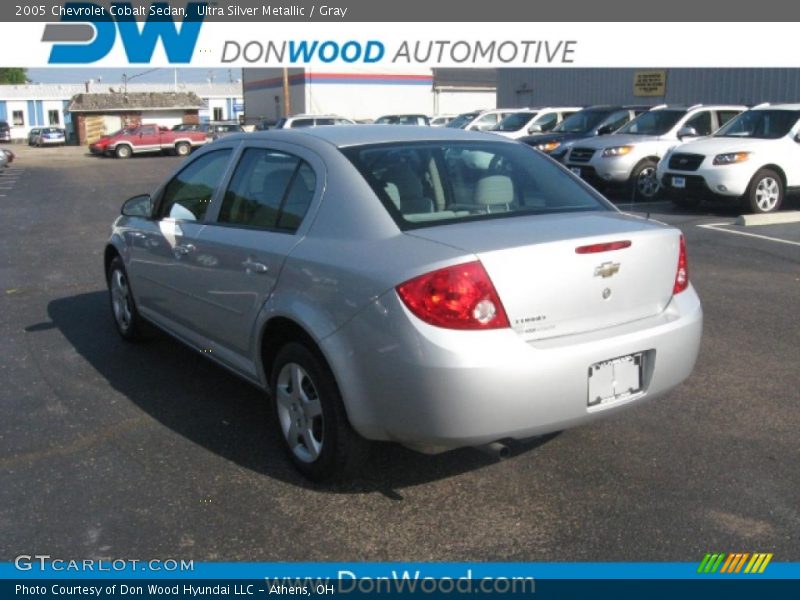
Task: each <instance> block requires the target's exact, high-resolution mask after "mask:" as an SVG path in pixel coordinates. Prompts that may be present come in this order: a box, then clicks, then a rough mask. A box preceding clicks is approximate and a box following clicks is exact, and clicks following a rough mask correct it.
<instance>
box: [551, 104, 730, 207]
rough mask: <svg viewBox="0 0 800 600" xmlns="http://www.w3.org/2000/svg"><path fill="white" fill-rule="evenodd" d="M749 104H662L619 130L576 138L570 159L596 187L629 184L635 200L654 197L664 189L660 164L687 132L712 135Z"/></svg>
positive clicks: (570, 164)
mask: <svg viewBox="0 0 800 600" xmlns="http://www.w3.org/2000/svg"><path fill="white" fill-rule="evenodd" d="M744 110H746V107H744V106H732V105H713V106H703V105H702V104H696V105H694V106H690V107H688V108H687V107H678V106H667V105H662V106H656V107H655V108H653V109H652V110H650V111H648V112H646V113H642V114H641V115H639V116H638V117H636V118H635V119H634V120H633V121H631V122H630V123H628V124H627V125H625V126H624V127H622V129H620V130H619V131H617V133H615V134H613V135H604V136H598V137H596V138H589V139H586V140H583V141H580V142H575V145H574V146H573V147H572V149H571V150H570V152H569V154H568V155H567V158H566V161H565V162H566V165H567V167H569V168H570V170H571V171H572V172H573V173H575V174H576V175H579V176H580V177H582V178H584V179H585V180H587V181H588V182H589V183H591V184H592V185H594V186H595V187H603V186H608V185H624V186H627V189H628V192H629V194H630V196H631V197H632V198H633V199H634V200H651V199H653V198H655V196H656V194H658V191H659V180H658V179H657V177H656V165H657V164H658V161H659V160H660V159H661V157H662V156H664V154H666V153H667V151H668V150H670V149H671V148H672V147H674V146H677V145H678V144H679V143H681V141H683V140H684V139H685V138H689V137H701V136H707V135H711V134H712V133H713V132H714V131H716V130H717V129H718V128H719V127H721V126H722V125H724V124H725V123H727V122H728V121H729V120H731V119H732V118H733V117H735V116H736V115H738V114H739V113H741V112H742V111H744Z"/></svg>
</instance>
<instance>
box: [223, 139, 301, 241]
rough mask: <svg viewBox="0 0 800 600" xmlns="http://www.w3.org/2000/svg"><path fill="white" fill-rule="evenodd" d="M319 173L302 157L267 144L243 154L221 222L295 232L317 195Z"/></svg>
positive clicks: (231, 184) (228, 191)
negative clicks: (268, 146)
mask: <svg viewBox="0 0 800 600" xmlns="http://www.w3.org/2000/svg"><path fill="white" fill-rule="evenodd" d="M315 187H316V176H315V175H314V171H313V169H311V167H310V166H309V165H308V164H307V163H306V162H305V161H303V160H301V159H300V158H298V157H296V156H293V155H291V154H287V153H285V152H279V151H276V150H270V149H267V148H248V149H247V150H245V151H244V153H243V154H242V157H241V159H240V160H239V164H238V165H237V166H236V171H235V172H234V174H233V177H232V178H231V182H230V185H229V186H228V189H227V191H226V192H225V197H224V199H223V201H222V207H221V209H220V214H219V217H218V218H217V221H218V222H219V223H226V224H230V225H237V226H241V227H252V228H256V229H265V230H273V231H287V232H294V231H296V230H297V228H298V227H299V226H300V223H301V222H302V220H303V217H304V216H305V214H306V211H307V210H308V207H309V205H310V204H311V200H312V198H313V197H314V189H315Z"/></svg>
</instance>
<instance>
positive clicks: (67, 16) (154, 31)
mask: <svg viewBox="0 0 800 600" xmlns="http://www.w3.org/2000/svg"><path fill="white" fill-rule="evenodd" d="M206 6H207V3H206V2H190V3H188V4H187V5H186V9H185V10H184V9H171V8H170V6H169V4H168V3H166V2H154V3H153V4H152V5H150V7H149V9H144V10H146V11H147V12H146V13H145V14H146V15H147V21H145V22H144V24H143V25H142V26H141V28H140V27H139V24H138V23H137V22H136V15H139V14H141V11H142V10H143V9H142V8H141V7H136V8H134V7H133V6H131V4H130V3H129V2H112V3H111V5H110V6H109V7H102V6H100V5H98V4H94V3H92V2H67V3H66V4H64V10H63V11H62V16H61V23H50V24H48V25H46V26H45V29H44V35H43V36H42V41H43V42H56V43H54V44H53V47H52V49H51V50H50V59H49V62H50V64H75V63H92V62H95V61H98V60H100V59H101V58H103V57H104V56H106V55H107V54H108V53H109V52H111V49H112V48H113V47H114V43H115V42H116V39H117V32H119V37H120V38H121V40H122V46H123V48H124V49H125V54H126V55H127V57H128V61H129V62H131V63H149V62H150V61H151V60H152V58H153V52H154V51H155V48H156V44H157V43H158V40H159V39H160V40H161V43H162V44H163V46H164V52H165V53H166V55H167V60H169V62H170V63H188V62H190V61H191V60H192V55H193V54H194V48H195V45H196V44H197V37H198V35H199V34H200V26H201V25H202V21H203V7H206ZM176 11H179V13H180V14H182V15H183V22H182V23H181V26H180V30H178V26H177V23H175V20H174V19H173V17H172V16H171V15H172V14H176Z"/></svg>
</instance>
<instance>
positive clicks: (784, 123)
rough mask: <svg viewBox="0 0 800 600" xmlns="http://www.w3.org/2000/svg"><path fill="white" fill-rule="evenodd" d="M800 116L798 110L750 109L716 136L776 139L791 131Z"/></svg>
mask: <svg viewBox="0 0 800 600" xmlns="http://www.w3.org/2000/svg"><path fill="white" fill-rule="evenodd" d="M798 118H800V111H796V110H748V111H747V112H743V113H742V114H740V115H739V116H738V117H735V118H733V119H732V120H730V121H728V122H727V123H726V124H725V125H723V126H722V127H721V128H720V130H719V131H717V133H715V134H714V137H743V138H760V139H766V140H775V139H778V138H782V137H783V136H785V135H786V134H787V133H789V131H790V130H791V129H792V127H794V124H795V123H797V119H798Z"/></svg>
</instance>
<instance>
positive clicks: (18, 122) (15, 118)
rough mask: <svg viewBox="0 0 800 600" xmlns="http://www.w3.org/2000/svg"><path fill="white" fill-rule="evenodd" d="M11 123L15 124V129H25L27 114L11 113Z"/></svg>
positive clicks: (17, 111)
mask: <svg viewBox="0 0 800 600" xmlns="http://www.w3.org/2000/svg"><path fill="white" fill-rule="evenodd" d="M11 122H12V123H13V124H14V127H24V126H25V113H24V112H22V111H21V110H15V111H14V112H12V113H11Z"/></svg>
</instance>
